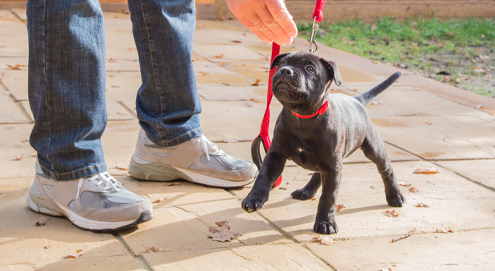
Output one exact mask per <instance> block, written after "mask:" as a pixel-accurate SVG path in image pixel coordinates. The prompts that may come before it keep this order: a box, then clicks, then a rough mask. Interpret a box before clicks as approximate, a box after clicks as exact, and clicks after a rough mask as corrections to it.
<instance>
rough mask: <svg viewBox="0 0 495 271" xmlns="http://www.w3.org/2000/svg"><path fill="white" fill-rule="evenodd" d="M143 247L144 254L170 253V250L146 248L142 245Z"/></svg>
mask: <svg viewBox="0 0 495 271" xmlns="http://www.w3.org/2000/svg"><path fill="white" fill-rule="evenodd" d="M143 247H144V249H145V250H146V253H150V252H170V250H165V249H163V248H159V247H147V246H145V245H143Z"/></svg>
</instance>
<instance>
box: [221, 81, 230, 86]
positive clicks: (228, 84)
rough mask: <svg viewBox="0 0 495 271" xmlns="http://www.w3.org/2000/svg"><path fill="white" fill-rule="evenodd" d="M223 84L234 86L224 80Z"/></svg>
mask: <svg viewBox="0 0 495 271" xmlns="http://www.w3.org/2000/svg"><path fill="white" fill-rule="evenodd" d="M222 84H224V85H226V86H232V84H231V83H226V82H223V83H222Z"/></svg>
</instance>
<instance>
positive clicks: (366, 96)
mask: <svg viewBox="0 0 495 271" xmlns="http://www.w3.org/2000/svg"><path fill="white" fill-rule="evenodd" d="M401 75H402V72H396V73H394V74H392V75H391V76H390V77H389V78H387V80H385V81H383V82H381V83H380V84H379V85H378V86H376V87H374V88H372V89H370V90H368V91H366V92H365V93H363V94H360V95H358V96H356V97H354V98H356V99H357V100H358V101H359V102H360V103H361V104H363V105H367V104H369V103H371V101H372V100H373V98H375V97H376V96H377V95H378V94H380V93H382V91H384V90H386V89H387V88H388V87H390V85H392V84H393V83H394V82H395V81H397V79H399V77H400V76H401Z"/></svg>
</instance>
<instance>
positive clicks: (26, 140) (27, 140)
mask: <svg viewBox="0 0 495 271" xmlns="http://www.w3.org/2000/svg"><path fill="white" fill-rule="evenodd" d="M27 142H29V139H24V140H23V141H21V143H27Z"/></svg>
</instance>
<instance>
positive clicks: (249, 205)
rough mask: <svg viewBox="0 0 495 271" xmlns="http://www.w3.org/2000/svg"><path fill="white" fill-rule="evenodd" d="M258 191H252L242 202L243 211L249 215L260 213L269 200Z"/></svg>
mask: <svg viewBox="0 0 495 271" xmlns="http://www.w3.org/2000/svg"><path fill="white" fill-rule="evenodd" d="M263 194H264V193H261V192H258V191H251V192H250V193H249V195H248V196H247V197H246V198H245V199H244V200H243V201H242V209H244V211H246V212H248V213H252V212H254V211H258V210H259V209H261V207H263V204H265V202H266V201H267V200H268V195H263Z"/></svg>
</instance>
